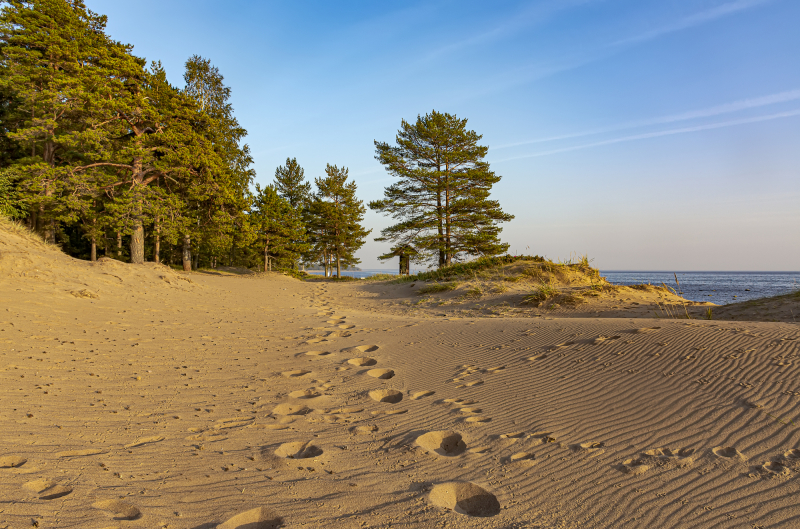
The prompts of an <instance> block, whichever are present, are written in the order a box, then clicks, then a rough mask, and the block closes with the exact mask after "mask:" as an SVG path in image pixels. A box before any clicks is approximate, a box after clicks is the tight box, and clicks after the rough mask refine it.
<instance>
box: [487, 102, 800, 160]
mask: <svg viewBox="0 0 800 529" xmlns="http://www.w3.org/2000/svg"><path fill="white" fill-rule="evenodd" d="M793 116H800V109H796V110H789V111H786V112H778V113H775V114H768V115H765V116H756V117H752V118H742V119H733V120H729V121H722V122H718V123H709V124H707V125H697V126H693V127H683V128H679V129H668V130H660V131H656V132H647V133H643V134H633V135H630V136H622V137H619V138H611V139H608V140H603V141H596V142H593V143H585V144H583V145H573V146H571V147H563V148H560V149H552V150H549V151H541V152H537V153H532V154H523V155H520V156H512V157H510V158H504V159H502V160H494V161H493V162H492V163H500V162H508V161H511V160H521V159H525V158H538V157H541V156H550V155H552V154H560V153H564V152H570V151H579V150H582V149H590V148H593V147H601V146H603V145H612V144H615V143H623V142H628V141H636V140H646V139H649V138H658V137H661V136H673V135H675V134H686V133H689V132H700V131H703V130H712V129H721V128H725V127H734V126H737V125H746V124H749V123H760V122H763V121H772V120H774V119H782V118H789V117H793Z"/></svg>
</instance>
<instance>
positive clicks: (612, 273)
mask: <svg viewBox="0 0 800 529" xmlns="http://www.w3.org/2000/svg"><path fill="white" fill-rule="evenodd" d="M600 275H601V276H603V277H605V278H606V279H607V280H608V281H609V282H610V283H613V284H615V285H635V284H641V283H650V284H652V285H659V286H661V285H662V284H665V285H667V286H668V287H670V288H672V289H675V291H677V292H678V293H679V294H681V295H682V296H683V297H684V298H686V299H690V300H692V301H710V302H712V303H716V304H717V305H725V304H728V303H737V302H740V301H747V300H750V299H756V298H764V297H768V296H778V295H781V294H789V293H791V292H793V291H794V292H796V291H797V290H799V289H800V272H627V271H617V270H608V271H602V270H601V271H600ZM676 275H677V277H678V281H677V283H676V282H675V276H676Z"/></svg>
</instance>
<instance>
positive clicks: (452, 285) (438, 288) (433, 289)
mask: <svg viewBox="0 0 800 529" xmlns="http://www.w3.org/2000/svg"><path fill="white" fill-rule="evenodd" d="M456 288H458V283H457V282H455V281H451V282H449V283H434V284H432V285H425V286H424V287H422V288H420V289H419V290H418V291H417V294H419V295H423V294H435V293H437V292H450V291H451V290H455V289H456Z"/></svg>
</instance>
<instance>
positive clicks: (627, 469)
mask: <svg viewBox="0 0 800 529" xmlns="http://www.w3.org/2000/svg"><path fill="white" fill-rule="evenodd" d="M618 468H619V470H621V471H622V472H624V473H625V474H633V475H637V474H643V473H645V472H647V471H648V470H650V465H648V464H646V463H645V462H644V461H643V460H641V459H639V458H631V459H626V460H625V461H623V462H622V464H621V465H619V467H618Z"/></svg>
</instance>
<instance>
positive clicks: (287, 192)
mask: <svg viewBox="0 0 800 529" xmlns="http://www.w3.org/2000/svg"><path fill="white" fill-rule="evenodd" d="M304 175H305V171H304V170H303V168H302V167H300V164H298V163H297V158H286V165H285V166H283V165H282V166H279V167H278V168H277V169H275V190H276V191H277V192H278V195H280V196H281V197H282V198H285V199H286V200H288V201H289V204H291V205H292V207H293V208H294V209H297V210H302V209H305V208H307V207H308V203H309V201H310V200H311V184H309V183H308V182H306V181H305V176H304Z"/></svg>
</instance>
